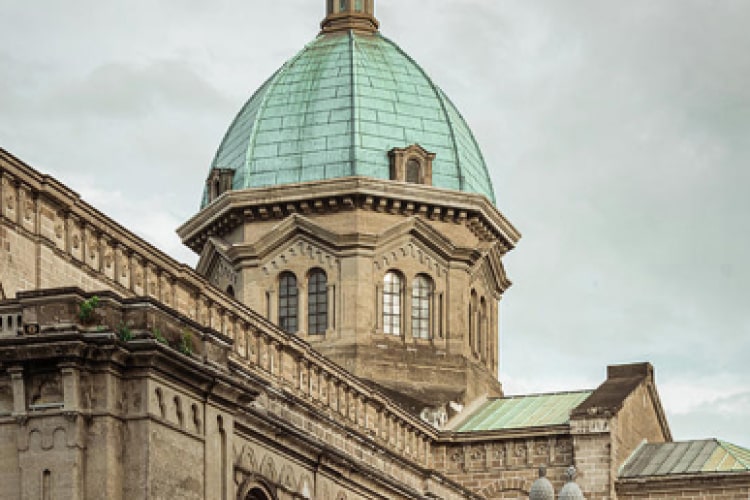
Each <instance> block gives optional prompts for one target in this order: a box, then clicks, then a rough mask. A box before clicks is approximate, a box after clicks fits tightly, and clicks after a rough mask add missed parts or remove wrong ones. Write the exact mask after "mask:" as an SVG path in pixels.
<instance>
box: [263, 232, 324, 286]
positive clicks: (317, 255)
mask: <svg viewBox="0 0 750 500" xmlns="http://www.w3.org/2000/svg"><path fill="white" fill-rule="evenodd" d="M300 259H304V260H306V261H309V264H310V265H314V266H319V267H322V268H323V269H328V270H332V271H333V270H335V269H336V268H337V266H338V259H337V258H336V256H335V255H334V254H333V253H332V252H330V251H329V250H326V249H325V248H323V247H322V246H321V245H319V244H317V242H315V241H310V240H309V239H307V238H305V237H303V236H300V235H297V236H296V237H295V238H294V239H293V240H292V241H291V242H288V245H287V246H286V247H284V248H283V249H282V250H280V251H278V252H277V253H276V254H275V255H273V256H272V257H270V258H269V259H268V260H266V261H265V263H264V264H263V266H262V269H263V274H265V275H266V276H269V275H271V274H274V273H276V272H278V271H280V270H282V269H285V268H287V267H288V265H289V264H290V263H291V262H292V261H296V263H297V264H299V261H300Z"/></svg>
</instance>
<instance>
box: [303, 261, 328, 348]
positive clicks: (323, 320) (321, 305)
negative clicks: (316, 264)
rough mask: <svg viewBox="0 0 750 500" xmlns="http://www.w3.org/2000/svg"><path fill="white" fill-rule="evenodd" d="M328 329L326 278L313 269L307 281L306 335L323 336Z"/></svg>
mask: <svg viewBox="0 0 750 500" xmlns="http://www.w3.org/2000/svg"><path fill="white" fill-rule="evenodd" d="M327 329H328V278H327V277H326V273H324V272H323V271H321V270H320V269H315V270H313V271H312V272H311V273H310V277H309V278H308V280H307V333H309V334H310V335H323V334H325V333H326V330H327Z"/></svg>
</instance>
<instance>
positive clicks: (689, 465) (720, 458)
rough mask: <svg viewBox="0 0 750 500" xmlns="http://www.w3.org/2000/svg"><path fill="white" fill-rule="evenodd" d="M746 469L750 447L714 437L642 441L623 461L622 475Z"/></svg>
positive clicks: (749, 469)
mask: <svg viewBox="0 0 750 500" xmlns="http://www.w3.org/2000/svg"><path fill="white" fill-rule="evenodd" d="M743 471H749V472H750V450H746V449H745V448H741V447H739V446H736V445H733V444H731V443H726V442H723V441H718V440H715V439H711V440H703V441H685V442H679V443H653V444H646V445H643V446H641V447H640V448H638V450H636V452H635V453H633V456H631V457H630V458H629V459H628V461H627V462H626V463H625V465H623V467H622V469H621V471H620V477H621V478H642V477H654V476H668V475H672V474H706V473H717V472H719V473H720V472H743Z"/></svg>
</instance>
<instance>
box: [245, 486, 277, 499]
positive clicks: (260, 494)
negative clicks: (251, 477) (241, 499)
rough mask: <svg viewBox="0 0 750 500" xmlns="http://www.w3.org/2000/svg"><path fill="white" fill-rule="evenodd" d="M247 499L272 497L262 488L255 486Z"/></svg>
mask: <svg viewBox="0 0 750 500" xmlns="http://www.w3.org/2000/svg"><path fill="white" fill-rule="evenodd" d="M247 500H271V497H269V496H268V495H266V493H265V492H264V491H263V490H261V489H260V488H253V489H252V490H250V493H248V494H247Z"/></svg>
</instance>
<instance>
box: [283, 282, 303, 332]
mask: <svg viewBox="0 0 750 500" xmlns="http://www.w3.org/2000/svg"><path fill="white" fill-rule="evenodd" d="M298 302H299V291H298V290H297V277H296V276H295V275H294V274H292V273H282V274H281V276H279V327H280V328H281V329H282V330H284V331H285V332H287V333H297V311H298V305H299V304H298Z"/></svg>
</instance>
